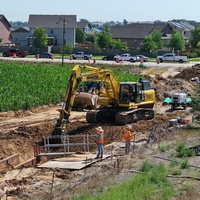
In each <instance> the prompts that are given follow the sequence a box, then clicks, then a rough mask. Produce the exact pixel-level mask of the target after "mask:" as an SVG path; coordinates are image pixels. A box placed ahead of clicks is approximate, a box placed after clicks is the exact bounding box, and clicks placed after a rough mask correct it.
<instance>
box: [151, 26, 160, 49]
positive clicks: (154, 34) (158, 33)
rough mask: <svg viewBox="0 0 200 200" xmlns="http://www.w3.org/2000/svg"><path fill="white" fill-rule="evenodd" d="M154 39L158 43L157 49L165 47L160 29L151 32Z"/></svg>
mask: <svg viewBox="0 0 200 200" xmlns="http://www.w3.org/2000/svg"><path fill="white" fill-rule="evenodd" d="M151 36H152V40H153V41H154V42H155V43H156V49H157V50H160V49H162V48H163V42H162V34H161V33H160V32H159V31H156V30H155V31H153V33H152V34H151Z"/></svg>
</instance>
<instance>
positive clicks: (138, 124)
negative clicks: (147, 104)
mask: <svg viewBox="0 0 200 200" xmlns="http://www.w3.org/2000/svg"><path fill="white" fill-rule="evenodd" d="M169 66H170V64H169ZM128 73H132V74H141V75H143V76H146V77H147V78H148V80H149V81H150V84H151V89H153V90H154V91H155V99H156V102H155V105H154V108H153V109H154V112H155V114H154V116H153V117H150V118H149V119H148V120H143V119H141V120H138V121H128V123H129V124H131V126H132V127H133V132H134V133H136V134H135V136H134V138H133V141H132V142H131V144H132V146H131V153H130V154H129V155H124V147H125V143H124V141H123V139H122V137H123V131H124V129H125V126H126V125H125V124H116V123H115V121H113V120H111V119H110V120H109V118H104V119H101V120H100V121H97V122H95V123H90V122H88V121H87V120H86V114H87V111H88V110H87V108H86V109H72V111H71V113H70V116H69V119H68V120H69V122H68V123H67V124H66V127H65V133H64V134H60V136H56V135H54V136H52V135H51V133H52V132H53V131H54V130H55V125H56V124H57V123H58V122H57V120H58V118H59V112H58V110H60V109H61V107H62V103H60V104H58V105H44V106H41V107H37V108H32V109H30V110H27V111H16V112H3V113H0V119H1V120H0V147H1V151H0V172H1V173H0V199H8V200H16V199H55V200H56V199H57V200H58V199H71V197H72V195H74V194H75V193H77V191H81V190H82V189H84V188H88V189H91V190H92V191H94V188H95V187H97V185H98V186H99V185H100V186H101V187H103V185H104V184H105V185H106V183H107V182H116V183H120V182H121V181H123V180H125V179H126V178H128V177H130V176H132V175H133V174H134V173H135V172H137V171H138V169H139V166H140V164H141V163H142V162H143V161H144V160H145V159H149V158H151V157H153V156H154V157H157V158H158V160H157V161H158V162H159V161H160V160H163V159H162V158H164V159H166V160H167V159H168V158H169V157H168V156H169V155H168V154H167V153H166V152H165V153H160V152H158V146H159V145H160V144H163V143H164V142H166V143H170V142H173V141H178V140H179V138H180V132H181V131H183V132H181V134H182V136H183V135H184V134H185V136H184V138H185V143H186V144H187V146H188V147H191V146H194V145H197V143H199V137H198V136H199V135H198V133H196V130H199V129H195V131H194V135H192V134H191V136H190V137H189V136H188V135H187V133H188V131H187V127H188V126H191V124H192V119H193V116H192V113H191V112H190V109H191V108H190V107H189V106H188V107H185V108H184V109H183V108H177V109H172V107H171V105H170V104H169V105H163V101H164V99H165V98H167V97H171V96H172V95H173V94H174V93H186V94H187V96H188V97H191V98H192V96H193V94H194V91H195V88H197V87H198V84H197V83H196V82H194V81H191V79H192V78H194V77H200V65H198V64H194V65H193V66H192V67H180V66H179V67H174V68H172V67H162V68H159V67H158V66H155V67H149V68H146V69H144V70H142V69H141V68H138V67H132V68H131V67H130V68H129V71H128ZM62 114H63V115H65V113H62V111H60V115H62ZM90 120H91V119H90ZM180 120H181V123H180ZM62 125H63V124H62ZM98 126H101V127H102V128H103V130H104V156H103V158H102V159H94V158H95V156H96V153H97V144H96V131H95V129H96V127H98ZM52 139H53V140H54V141H57V142H53V143H52V141H51V140H52ZM159 158H161V159H159ZM166 160H165V161H163V162H167V161H166ZM189 162H190V165H191V166H193V168H194V171H195V172H194V171H192V172H191V174H190V176H191V177H196V178H197V177H198V175H197V174H198V173H199V168H200V161H199V157H197V156H195V157H192V158H190V160H189ZM100 174H101V176H100ZM102 175H103V176H102ZM100 177H101V178H100ZM103 177H104V178H103ZM108 177H109V178H108ZM199 179H200V177H199ZM191 184H193V185H192V187H193V188H195V198H196V197H199V198H200V188H199V186H198V181H195V180H191ZM61 186H62V187H63V189H59V190H58V189H57V188H59V187H61ZM58 191H59V192H58ZM189 197H191V194H186V195H185V198H183V197H182V198H181V197H180V198H179V199H188V198H189ZM195 198H191V199H195ZM196 199H198V198H196Z"/></svg>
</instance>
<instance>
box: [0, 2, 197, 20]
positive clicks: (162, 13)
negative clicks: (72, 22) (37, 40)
mask: <svg viewBox="0 0 200 200" xmlns="http://www.w3.org/2000/svg"><path fill="white" fill-rule="evenodd" d="M0 14H3V15H4V16H5V17H6V18H7V20H8V21H23V22H24V21H28V18H29V14H52V15H62V14H65V15H76V16H77V21H79V20H80V19H87V20H88V21H90V22H94V21H101V22H106V21H119V22H122V21H123V20H124V19H126V20H127V21H129V22H135V21H154V20H161V21H168V20H172V19H187V20H195V21H198V22H200V0H137V1H136V0H73V1H72V0H57V1H56V0H17V1H14V0H4V1H3V0H2V2H1V4H0Z"/></svg>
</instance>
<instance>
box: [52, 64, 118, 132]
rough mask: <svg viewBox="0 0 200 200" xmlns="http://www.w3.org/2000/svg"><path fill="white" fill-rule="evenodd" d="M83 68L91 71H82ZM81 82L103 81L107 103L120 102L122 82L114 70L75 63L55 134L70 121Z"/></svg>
mask: <svg viewBox="0 0 200 200" xmlns="http://www.w3.org/2000/svg"><path fill="white" fill-rule="evenodd" d="M81 69H86V70H89V71H87V72H84V73H81ZM81 82H103V87H104V92H103V93H102V94H101V95H102V98H103V101H105V105H109V104H110V105H113V104H114V103H115V104H116V103H117V102H119V98H118V96H119V95H118V93H119V89H120V83H119V82H118V80H117V78H116V77H115V75H114V74H113V72H112V71H110V70H104V69H101V68H96V67H91V66H81V65H75V66H74V67H73V69H72V72H71V76H70V79H69V83H68V86H67V89H66V93H65V95H64V98H63V105H62V108H61V109H58V111H59V112H60V117H59V119H58V120H57V123H56V126H55V129H54V131H53V135H55V134H60V131H61V130H62V129H64V128H65V126H66V124H67V123H68V122H69V117H70V114H71V111H72V107H73V103H74V99H75V96H76V92H77V89H78V86H79V84H80V83H81ZM102 98H101V99H102ZM101 104H104V103H101Z"/></svg>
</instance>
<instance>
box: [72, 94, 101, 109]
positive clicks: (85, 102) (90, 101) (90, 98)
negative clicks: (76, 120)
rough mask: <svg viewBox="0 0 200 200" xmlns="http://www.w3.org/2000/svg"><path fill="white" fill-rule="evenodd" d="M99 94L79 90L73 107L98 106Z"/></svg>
mask: <svg viewBox="0 0 200 200" xmlns="http://www.w3.org/2000/svg"><path fill="white" fill-rule="evenodd" d="M97 100H98V95H94V94H90V93H87V92H77V93H76V96H75V99H74V104H73V108H92V109H94V108H97V107H98V105H97Z"/></svg>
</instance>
